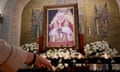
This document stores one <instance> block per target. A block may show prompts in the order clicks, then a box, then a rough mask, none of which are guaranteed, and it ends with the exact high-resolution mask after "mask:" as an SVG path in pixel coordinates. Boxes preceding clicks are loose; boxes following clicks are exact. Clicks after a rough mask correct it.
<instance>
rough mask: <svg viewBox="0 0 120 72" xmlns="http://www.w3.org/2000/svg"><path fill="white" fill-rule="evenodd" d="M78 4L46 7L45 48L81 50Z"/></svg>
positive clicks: (44, 25)
mask: <svg viewBox="0 0 120 72" xmlns="http://www.w3.org/2000/svg"><path fill="white" fill-rule="evenodd" d="M77 7H78V6H77V4H71V5H54V6H44V23H43V31H44V32H43V48H44V49H49V48H65V47H66V48H75V49H78V48H79V39H78V27H79V26H78V25H79V24H78V20H79V19H78V8H77Z"/></svg>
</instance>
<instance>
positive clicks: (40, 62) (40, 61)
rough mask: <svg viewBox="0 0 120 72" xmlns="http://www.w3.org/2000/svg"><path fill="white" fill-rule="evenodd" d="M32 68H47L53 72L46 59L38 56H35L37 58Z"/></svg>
mask: <svg viewBox="0 0 120 72" xmlns="http://www.w3.org/2000/svg"><path fill="white" fill-rule="evenodd" d="M34 66H35V67H37V68H41V67H44V68H48V69H49V70H50V71H53V68H52V65H51V63H50V62H49V61H48V60H47V59H45V58H43V57H41V56H39V55H37V57H36V61H35V63H34Z"/></svg>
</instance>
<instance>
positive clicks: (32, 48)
mask: <svg viewBox="0 0 120 72" xmlns="http://www.w3.org/2000/svg"><path fill="white" fill-rule="evenodd" d="M21 47H22V49H23V50H25V51H28V52H32V53H37V52H38V50H39V45H38V43H36V42H34V43H26V44H23V45H22V46H21Z"/></svg>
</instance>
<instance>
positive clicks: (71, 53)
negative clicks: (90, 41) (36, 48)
mask: <svg viewBox="0 0 120 72" xmlns="http://www.w3.org/2000/svg"><path fill="white" fill-rule="evenodd" d="M41 55H46V57H47V58H51V59H54V58H55V59H58V58H64V59H71V58H78V59H80V58H83V57H84V56H83V55H82V54H81V53H80V52H77V51H76V50H73V49H71V48H70V49H66V48H63V49H49V50H48V51H46V52H45V54H41Z"/></svg>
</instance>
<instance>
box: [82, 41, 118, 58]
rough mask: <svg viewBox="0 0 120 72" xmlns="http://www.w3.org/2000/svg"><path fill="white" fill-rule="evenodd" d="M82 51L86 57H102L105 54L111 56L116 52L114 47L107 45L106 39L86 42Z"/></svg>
mask: <svg viewBox="0 0 120 72" xmlns="http://www.w3.org/2000/svg"><path fill="white" fill-rule="evenodd" d="M84 52H85V55H86V56H87V57H104V56H105V54H106V55H108V56H110V57H113V56H115V55H116V54H117V53H118V52H117V50H116V49H115V48H114V49H112V48H110V47H109V44H108V43H107V41H96V42H91V43H89V44H86V45H85V46H84Z"/></svg>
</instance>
